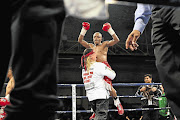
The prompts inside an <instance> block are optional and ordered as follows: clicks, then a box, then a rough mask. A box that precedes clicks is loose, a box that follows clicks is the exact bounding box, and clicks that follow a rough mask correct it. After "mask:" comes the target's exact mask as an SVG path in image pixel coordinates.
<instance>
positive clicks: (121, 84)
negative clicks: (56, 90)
mask: <svg viewBox="0 0 180 120" xmlns="http://www.w3.org/2000/svg"><path fill="white" fill-rule="evenodd" d="M72 85H76V87H84V84H57V86H58V87H71V86H72ZM112 85H113V86H141V85H161V83H113V84H112Z"/></svg>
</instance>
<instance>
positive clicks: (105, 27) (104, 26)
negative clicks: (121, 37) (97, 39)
mask: <svg viewBox="0 0 180 120" xmlns="http://www.w3.org/2000/svg"><path fill="white" fill-rule="evenodd" d="M102 30H104V31H106V32H109V34H110V35H111V36H112V35H114V34H115V32H114V30H113V29H112V27H111V24H110V23H104V24H103V27H102Z"/></svg>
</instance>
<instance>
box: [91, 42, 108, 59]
mask: <svg viewBox="0 0 180 120" xmlns="http://www.w3.org/2000/svg"><path fill="white" fill-rule="evenodd" d="M90 47H91V48H92V49H94V51H95V52H96V55H97V62H105V61H107V53H108V47H107V46H105V45H104V44H103V43H102V44H100V45H97V46H95V45H94V44H91V45H90Z"/></svg>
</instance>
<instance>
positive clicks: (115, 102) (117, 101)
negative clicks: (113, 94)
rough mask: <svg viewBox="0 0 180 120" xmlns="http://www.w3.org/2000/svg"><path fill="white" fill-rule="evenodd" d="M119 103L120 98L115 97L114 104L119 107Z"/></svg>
mask: <svg viewBox="0 0 180 120" xmlns="http://www.w3.org/2000/svg"><path fill="white" fill-rule="evenodd" d="M118 104H121V102H120V100H119V98H117V99H116V100H115V99H114V105H115V106H116V107H117V105H118Z"/></svg>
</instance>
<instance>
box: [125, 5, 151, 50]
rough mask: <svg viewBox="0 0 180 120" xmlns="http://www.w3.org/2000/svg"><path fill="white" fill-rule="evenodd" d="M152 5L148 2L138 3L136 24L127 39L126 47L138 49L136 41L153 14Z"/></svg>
mask: <svg viewBox="0 0 180 120" xmlns="http://www.w3.org/2000/svg"><path fill="white" fill-rule="evenodd" d="M151 9H152V6H151V5H148V4H140V3H138V4H137V9H136V11H135V24H134V28H133V31H132V32H131V33H130V34H129V35H128V38H127V39H126V49H128V48H130V49H131V50H132V51H134V50H137V47H138V46H139V45H138V44H137V43H136V42H137V40H138V38H139V37H140V35H141V34H142V33H143V31H144V29H145V27H146V25H147V23H148V21H149V19H150V16H151Z"/></svg>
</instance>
